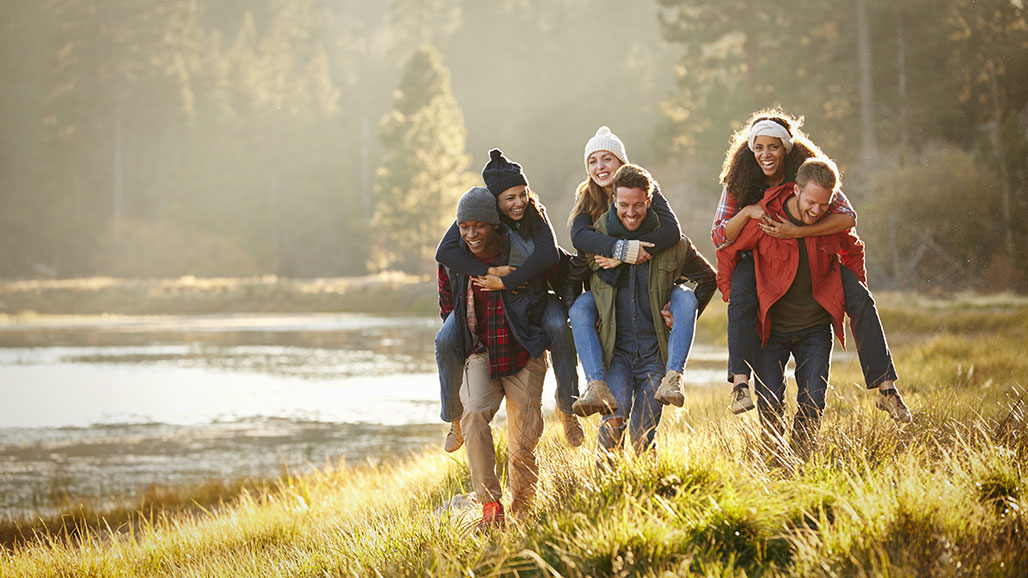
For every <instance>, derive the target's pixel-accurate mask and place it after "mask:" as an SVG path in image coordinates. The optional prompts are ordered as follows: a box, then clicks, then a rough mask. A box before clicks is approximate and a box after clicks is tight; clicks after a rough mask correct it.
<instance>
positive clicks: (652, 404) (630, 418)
mask: <svg viewBox="0 0 1028 578" xmlns="http://www.w3.org/2000/svg"><path fill="white" fill-rule="evenodd" d="M662 377H664V367H663V366H662V364H661V362H660V356H659V355H657V354H654V355H651V356H649V357H647V358H640V357H634V356H630V355H624V354H622V353H620V352H615V353H614V358H613V359H612V360H611V362H610V369H609V370H608V371H607V386H608V387H609V388H610V392H611V393H612V394H614V397H615V398H616V399H617V400H618V410H617V411H616V412H614V413H612V414H610V415H605V416H603V421H602V422H601V423H600V430H599V434H598V435H597V442H598V445H599V447H600V449H602V450H607V451H612V450H618V449H620V448H621V447H622V445H623V444H624V437H625V428H626V427H627V429H628V434H629V437H630V438H631V440H632V447H634V448H635V452H636V453H637V454H638V453H642V452H644V451H646V450H648V449H650V448H652V447H653V436H654V435H656V433H657V426H658V425H660V416H661V414H662V413H663V411H664V404H662V403H660V402H659V401H657V400H656V399H654V398H653V396H654V394H655V393H657V387H658V386H659V385H660V380H661V378H662ZM626 422H627V426H626Z"/></svg>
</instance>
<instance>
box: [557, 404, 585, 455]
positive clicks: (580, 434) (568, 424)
mask: <svg viewBox="0 0 1028 578" xmlns="http://www.w3.org/2000/svg"><path fill="white" fill-rule="evenodd" d="M557 415H558V416H560V423H561V425H563V426H564V439H565V440H567V442H568V445H569V446H571V447H573V448H577V447H578V446H580V445H582V442H583V441H585V432H584V431H582V424H581V423H579V421H578V416H577V415H575V414H571V413H564V412H562V411H561V410H560V409H559V408H558V409H557Z"/></svg>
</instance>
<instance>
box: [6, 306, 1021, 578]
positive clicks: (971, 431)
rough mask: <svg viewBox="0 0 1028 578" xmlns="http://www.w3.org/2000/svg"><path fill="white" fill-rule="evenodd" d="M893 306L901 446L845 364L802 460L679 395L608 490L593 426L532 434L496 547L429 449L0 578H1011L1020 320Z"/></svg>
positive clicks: (50, 542) (52, 549)
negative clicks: (535, 464)
mask: <svg viewBox="0 0 1028 578" xmlns="http://www.w3.org/2000/svg"><path fill="white" fill-rule="evenodd" d="M900 303H901V306H902V309H900V308H894V305H892V304H891V303H890V302H889V300H888V299H881V300H880V304H881V305H882V309H883V316H884V317H885V321H886V327H887V328H891V327H892V326H893V324H894V323H896V321H895V319H899V318H900V317H899V316H900V315H903V316H906V317H903V318H902V319H903V323H902V324H898V323H897V324H896V325H895V326H896V327H897V328H898V329H897V330H896V331H895V332H893V331H891V330H890V338H891V344H892V346H893V351H894V353H895V354H896V358H897V364H898V366H899V372H900V374H901V376H902V378H903V379H902V380H901V382H900V384H901V387H902V388H903V391H904V394H905V396H906V399H907V402H908V404H909V405H910V406H911V408H912V410H913V411H914V414H915V422H914V423H913V424H911V425H908V426H905V427H903V428H897V426H895V425H894V424H893V423H892V422H891V421H889V420H888V419H887V417H886V416H885V415H884V414H883V413H882V412H881V411H878V410H876V409H875V408H874V407H873V395H877V394H876V393H873V392H870V393H869V392H866V391H864V390H863V388H862V385H861V383H860V382H861V381H862V380H861V379H860V377H859V368H858V367H857V365H856V362H855V361H853V362H847V363H841V364H837V365H836V366H835V367H833V380H832V381H833V387H832V389H831V391H830V395H829V402H828V403H829V406H828V410H827V412H826V414H825V418H824V424H823V427H822V436H821V439H820V441H819V444H818V446H817V448H816V449H815V451H814V452H813V453H812V454H811V455H810V456H809V458H808V459H806V460H800V459H798V458H797V457H796V455H795V454H793V453H792V452H791V450H789V449H788V448H783V447H777V446H775V445H774V444H769V443H767V442H766V441H765V440H764V439H763V438H762V436H761V435H760V432H759V428H758V426H757V424H756V421H755V415H754V412H750V413H749V414H746V415H744V416H742V417H737V416H733V415H731V414H730V413H729V412H727V411H726V409H725V406H726V405H727V399H726V398H727V393H728V392H727V387H726V388H723V389H719V390H717V391H710V390H706V389H701V388H693V389H692V390H690V391H689V392H688V397H687V404H686V406H685V407H684V408H682V409H669V410H667V411H666V412H665V414H664V420H663V422H662V423H661V426H660V430H659V432H658V436H657V439H658V448H659V449H658V451H657V452H656V456H655V457H654V456H632V455H626V456H623V457H622V458H620V459H619V460H617V461H616V463H615V466H614V467H613V468H606V467H598V466H597V465H596V457H595V455H594V453H593V451H592V448H593V444H595V437H596V425H597V419H596V418H591V419H590V420H587V425H586V431H587V441H586V446H584V447H582V448H578V449H569V448H567V447H565V446H564V445H563V439H562V436H561V434H560V433H559V425H558V424H556V422H555V421H551V422H550V423H548V424H547V430H546V433H545V435H544V438H543V441H542V443H541V445H540V464H541V472H540V482H539V495H538V499H537V502H536V505H535V508H534V510H533V511H532V513H531V514H530V515H529V516H528V517H527V518H526V519H524V520H518V521H512V523H511V524H510V525H509V526H508V529H507V530H506V531H505V532H492V533H487V534H476V533H474V532H471V531H470V527H471V526H472V525H473V524H474V522H475V520H476V516H477V514H478V510H477V509H476V508H474V507H471V508H468V507H465V506H464V505H462V504H461V503H460V500H455V499H454V498H455V496H460V495H462V494H466V493H467V492H468V491H469V490H468V488H469V485H470V482H469V477H468V470H467V465H466V461H465V457H464V455H463V452H458V453H457V454H454V455H447V454H444V453H443V452H442V451H440V450H438V449H426V450H425V451H424V452H423V453H422V454H420V455H417V456H415V457H412V458H410V459H407V460H404V461H401V462H397V463H390V464H385V465H381V466H376V467H370V466H364V467H356V468H344V467H325V468H322V469H319V470H317V471H315V472H314V473H311V474H309V475H305V476H285V477H283V478H281V479H279V480H277V481H274V482H271V483H268V484H266V485H264V486H253V487H246V488H244V489H241V490H239V491H238V492H236V493H234V494H231V495H230V496H228V497H225V498H224V501H222V502H219V504H216V505H213V506H203V507H202V508H201V507H194V508H186V509H174V508H169V509H166V510H160V509H152V510H150V512H149V513H147V514H145V515H138V516H136V517H135V518H133V519H131V520H125V521H121V522H119V521H117V519H115V521H112V522H109V523H104V522H103V520H101V519H100V515H97V517H96V519H94V520H93V521H92V523H89V524H83V525H81V526H79V530H78V533H77V534H75V535H69V534H66V533H65V532H63V531H61V530H60V529H58V528H51V529H50V530H45V529H41V528H37V529H36V535H35V537H34V538H32V539H31V540H29V541H27V542H23V543H20V544H18V545H16V546H14V547H12V548H9V549H8V550H6V551H4V552H3V553H0V576H96V577H114V576H282V575H285V576H398V575H416V576H421V575H429V576H454V575H474V576H500V575H524V576H556V575H564V576H635V575H638V576H662V575H663V576H672V575H675V576H676V575H699V576H742V575H746V576H866V575H887V576H962V575H967V576H978V575H989V576H1017V575H1021V573H1023V571H1024V568H1028V549H1026V548H1024V545H1025V544H1026V543H1028V477H1026V475H1025V471H1024V469H1025V468H1024V464H1026V463H1028V460H1026V458H1028V409H1026V405H1028V396H1026V395H1025V388H1024V385H1025V380H1024V376H1025V375H1028V360H1025V359H1024V357H1025V356H1024V352H1023V347H1024V343H1026V342H1028V329H1026V328H1028V322H1026V320H1028V306H1026V305H1025V304H1023V303H1021V302H1020V301H1017V300H1014V301H1013V302H1009V303H1001V304H998V305H997V304H994V303H993V304H989V305H984V306H982V307H974V306H969V307H965V308H959V307H958V308H955V309H947V308H945V307H941V306H940V307H933V306H931V304H928V305H924V304H918V307H917V309H916V310H913V309H910V308H908V307H907V304H906V303H904V302H900ZM712 312H713V315H712V316H711V318H712V319H716V318H717V316H718V315H721V314H722V312H720V310H719V309H717V308H715V309H713V310H712ZM949 313H952V315H949V316H948V317H946V319H940V320H939V323H938V327H940V329H939V330H938V331H936V330H931V329H930V328H931V327H934V326H933V325H932V319H937V318H939V316H940V315H943V316H947V315H948V314H949ZM894 315H895V316H896V317H893V316H894ZM705 317H706V315H705ZM707 323H716V321H707ZM926 328H928V329H926ZM894 335H899V336H901V338H900V339H895V338H893V336H894ZM686 377H687V379H688V372H687V374H686ZM499 429H501V428H497V430H499ZM442 431H443V428H442V427H440V440H441V439H442ZM498 443H499V445H500V446H501V448H502V446H503V443H504V442H503V440H502V438H501V439H500V440H499V442H498ZM507 498H508V499H509V496H507Z"/></svg>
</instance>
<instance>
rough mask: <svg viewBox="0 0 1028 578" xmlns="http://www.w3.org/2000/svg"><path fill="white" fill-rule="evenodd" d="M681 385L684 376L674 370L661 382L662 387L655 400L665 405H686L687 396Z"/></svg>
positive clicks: (654, 396) (658, 389)
mask: <svg viewBox="0 0 1028 578" xmlns="http://www.w3.org/2000/svg"><path fill="white" fill-rule="evenodd" d="M681 385H682V374H681V373H678V372H677V371H675V370H673V369H672V370H671V371H668V372H667V373H665V374H664V379H662V380H661V381H660V387H658V388H657V393H655V394H654V395H653V398H654V399H656V400H657V401H659V402H660V403H663V404H665V405H667V404H671V405H673V406H675V407H682V405H684V404H685V394H684V393H682V387H681Z"/></svg>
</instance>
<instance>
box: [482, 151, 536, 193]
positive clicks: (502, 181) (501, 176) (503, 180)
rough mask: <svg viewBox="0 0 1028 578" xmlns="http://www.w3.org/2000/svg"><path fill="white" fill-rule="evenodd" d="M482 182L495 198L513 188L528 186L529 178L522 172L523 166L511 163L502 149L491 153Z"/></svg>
mask: <svg viewBox="0 0 1028 578" xmlns="http://www.w3.org/2000/svg"><path fill="white" fill-rule="evenodd" d="M482 180H483V181H485V186H486V187H488V188H489V192H490V193H492V194H493V196H494V197H498V196H500V193H502V192H503V191H506V190H507V189H509V188H511V187H516V186H518V185H528V178H526V177H525V172H524V171H522V170H521V165H519V164H518V163H512V162H510V161H509V160H508V159H507V157H505V156H503V151H501V150H500V149H493V150H491V151H489V162H487V163H486V164H485V168H483V169H482Z"/></svg>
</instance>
